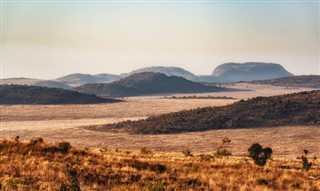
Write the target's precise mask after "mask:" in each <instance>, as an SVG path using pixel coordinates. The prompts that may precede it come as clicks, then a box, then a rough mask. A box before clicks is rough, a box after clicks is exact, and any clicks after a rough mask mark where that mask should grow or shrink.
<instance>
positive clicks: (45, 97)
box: [0, 85, 118, 104]
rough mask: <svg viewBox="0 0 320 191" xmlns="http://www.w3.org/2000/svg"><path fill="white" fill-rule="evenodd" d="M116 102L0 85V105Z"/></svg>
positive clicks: (41, 88)
mask: <svg viewBox="0 0 320 191" xmlns="http://www.w3.org/2000/svg"><path fill="white" fill-rule="evenodd" d="M112 102H118V100H115V99H104V98H100V97H97V96H95V95H88V94H84V93H79V92H74V91H70V90H64V89H60V88H48V87H40V86H25V85H1V86H0V104H94V103H112Z"/></svg>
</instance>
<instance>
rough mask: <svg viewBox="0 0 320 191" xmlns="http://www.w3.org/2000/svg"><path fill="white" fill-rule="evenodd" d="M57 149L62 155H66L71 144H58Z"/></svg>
mask: <svg viewBox="0 0 320 191" xmlns="http://www.w3.org/2000/svg"><path fill="white" fill-rule="evenodd" d="M58 149H59V150H60V151H61V152H63V153H67V152H68V151H69V150H70V149H71V144H70V143H69V142H60V143H59V144H58Z"/></svg>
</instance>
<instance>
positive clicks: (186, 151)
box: [182, 149, 193, 157]
mask: <svg viewBox="0 0 320 191" xmlns="http://www.w3.org/2000/svg"><path fill="white" fill-rule="evenodd" d="M182 154H184V156H186V157H192V156H193V154H192V152H191V150H190V149H186V150H184V151H182Z"/></svg>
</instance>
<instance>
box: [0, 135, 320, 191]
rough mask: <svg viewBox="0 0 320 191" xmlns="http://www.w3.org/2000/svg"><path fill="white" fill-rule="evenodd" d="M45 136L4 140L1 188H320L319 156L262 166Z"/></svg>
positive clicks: (310, 190) (244, 160) (211, 156)
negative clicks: (307, 165) (306, 164)
mask: <svg viewBox="0 0 320 191" xmlns="http://www.w3.org/2000/svg"><path fill="white" fill-rule="evenodd" d="M68 146H69V145H68V144H67V143H64V144H60V145H59V144H48V143H45V142H42V140H41V139H38V140H34V141H30V142H29V141H28V142H19V141H14V140H1V141H0V183H1V187H2V190H79V189H80V188H81V190H101V191H104V190H154V191H155V190H159V191H161V190H243V191H244V190H248V191H250V190H289V191H290V190H308V191H317V190H320V166H319V165H320V161H319V159H312V158H311V157H310V161H312V162H313V165H312V167H311V169H310V170H309V171H306V170H303V169H302V164H301V161H300V160H298V159H286V160H284V159H273V160H270V161H268V163H267V165H266V166H264V167H259V166H256V165H255V164H254V163H253V161H252V160H251V159H250V158H247V157H241V158H240V157H231V156H230V157H225V156H215V155H214V152H210V153H207V154H202V155H200V154H196V153H195V154H193V155H192V156H186V155H184V154H182V153H173V152H171V153H160V152H159V153H156V152H151V151H149V150H148V149H141V150H140V151H135V152H134V151H124V150H114V149H107V148H102V149H97V150H90V149H87V148H85V149H77V148H69V147H68Z"/></svg>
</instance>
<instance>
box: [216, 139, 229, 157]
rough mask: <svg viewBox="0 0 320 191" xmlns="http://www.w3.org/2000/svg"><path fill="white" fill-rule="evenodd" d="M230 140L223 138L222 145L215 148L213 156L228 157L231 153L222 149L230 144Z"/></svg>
mask: <svg viewBox="0 0 320 191" xmlns="http://www.w3.org/2000/svg"><path fill="white" fill-rule="evenodd" d="M230 142H231V140H230V139H229V138H227V137H225V138H224V139H222V143H221V145H220V146H219V147H218V148H217V150H216V152H215V155H216V156H230V155H231V152H230V151H228V150H227V149H226V148H224V146H225V145H226V144H228V143H230Z"/></svg>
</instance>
